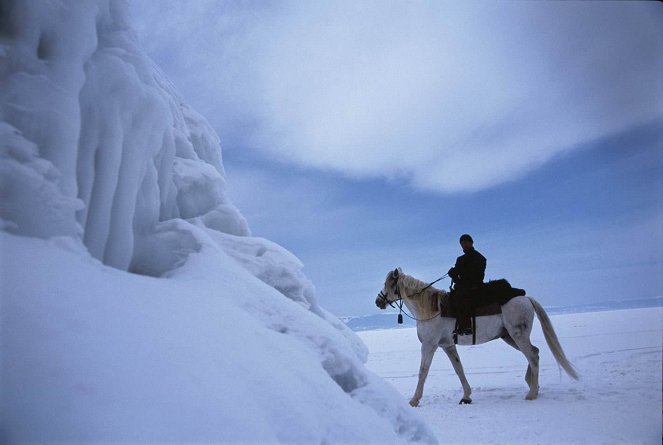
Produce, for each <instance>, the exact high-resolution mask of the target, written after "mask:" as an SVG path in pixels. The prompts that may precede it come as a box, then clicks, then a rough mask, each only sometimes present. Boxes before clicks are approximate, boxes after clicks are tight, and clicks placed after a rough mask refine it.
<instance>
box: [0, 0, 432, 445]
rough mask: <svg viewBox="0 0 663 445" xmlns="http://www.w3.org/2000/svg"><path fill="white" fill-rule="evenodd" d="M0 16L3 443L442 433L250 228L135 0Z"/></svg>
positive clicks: (367, 438) (18, 8)
mask: <svg viewBox="0 0 663 445" xmlns="http://www.w3.org/2000/svg"><path fill="white" fill-rule="evenodd" d="M0 13H2V16H1V17H0V227H1V228H2V232H0V246H1V253H2V254H1V255H0V259H1V264H0V266H1V269H0V270H1V272H2V274H1V275H0V278H1V292H2V293H1V296H2V300H1V306H0V309H1V312H0V316H1V320H0V321H1V323H2V325H1V329H2V332H1V333H2V338H1V350H0V351H1V356H0V358H1V371H2V373H1V379H2V380H1V383H2V385H1V389H2V392H1V394H0V442H9V443H20V442H26V441H51V442H53V441H67V442H70V441H71V442H91V441H94V442H98V441H140V442H142V441H177V442H183V441H189V442H191V441H196V442H202V441H213V442H232V443H236V442H242V443H378V442H380V443H385V442H386V443H394V442H410V441H420V442H424V443H432V442H435V439H434V436H433V434H432V433H431V432H430V430H429V429H428V427H427V426H425V424H424V423H423V421H422V420H420V418H419V417H418V416H417V414H416V412H414V411H413V410H411V409H409V407H408V406H407V405H406V403H405V401H404V399H403V398H402V397H401V396H400V394H398V393H397V392H396V391H395V390H394V389H393V388H392V387H391V386H390V385H387V384H386V383H384V382H383V380H381V379H380V378H378V377H376V376H375V375H374V374H373V373H371V372H370V371H368V370H367V369H366V368H365V367H364V362H365V361H366V356H367V351H366V348H365V346H364V345H363V343H362V342H361V341H360V340H359V339H358V337H357V336H356V335H355V334H353V333H352V332H351V331H349V330H348V329H347V328H346V327H345V326H344V325H343V324H342V323H341V322H340V321H338V320H337V319H335V317H333V316H331V315H330V314H328V313H327V312H326V311H325V310H324V309H322V308H320V307H319V306H318V304H317V302H316V299H315V290H314V288H313V285H312V284H311V283H310V282H309V280H308V279H307V278H306V277H305V276H304V275H303V273H302V271H301V269H302V265H301V263H300V262H299V260H298V259H297V258H295V257H294V256H293V255H292V254H290V253H289V252H287V251H286V250H285V249H283V248H282V247H280V246H278V245H276V244H274V243H272V242H270V241H268V240H264V239H259V238H254V237H251V236H250V231H249V229H248V225H247V223H246V221H245V220H244V218H243V217H242V216H241V214H240V213H239V211H238V210H237V209H236V208H235V207H234V206H233V205H232V203H230V202H229V201H228V199H227V197H226V193H225V187H226V183H225V173H224V168H223V162H222V159H221V150H220V146H219V139H218V137H217V135H216V134H215V132H214V131H213V129H211V128H210V126H209V124H208V123H207V122H206V120H205V119H204V118H203V117H201V116H200V115H198V114H197V113H196V112H194V111H193V110H191V109H190V108H189V107H187V106H186V105H185V104H184V102H183V100H182V98H180V97H179V95H178V94H177V93H176V91H175V89H174V88H173V86H172V85H170V84H169V82H168V81H167V80H166V79H165V78H164V76H163V74H162V73H160V72H159V70H158V69H157V68H156V67H155V66H154V65H153V64H152V62H151V61H150V60H149V59H148V58H147V57H146V56H145V55H144V54H143V53H142V51H141V50H140V48H139V47H138V46H137V44H136V40H135V39H134V37H133V33H132V31H131V26H130V22H129V20H128V18H127V16H126V4H125V3H124V2H122V1H113V0H97V1H86V2H77V1H59V0H58V1H55V0H53V1H47V0H38V1H30V0H16V1H8V2H4V3H3V4H2V5H1V6H0ZM131 272H133V273H131Z"/></svg>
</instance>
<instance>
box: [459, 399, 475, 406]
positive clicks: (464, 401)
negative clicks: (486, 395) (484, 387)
mask: <svg viewBox="0 0 663 445" xmlns="http://www.w3.org/2000/svg"><path fill="white" fill-rule="evenodd" d="M471 403H472V399H466V398H462V399H460V402H458V404H459V405H469V404H471Z"/></svg>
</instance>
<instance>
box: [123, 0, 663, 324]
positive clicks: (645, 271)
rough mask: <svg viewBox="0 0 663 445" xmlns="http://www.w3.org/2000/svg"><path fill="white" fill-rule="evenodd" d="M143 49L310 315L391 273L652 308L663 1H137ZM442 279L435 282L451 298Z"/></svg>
mask: <svg viewBox="0 0 663 445" xmlns="http://www.w3.org/2000/svg"><path fill="white" fill-rule="evenodd" d="M134 17H135V22H136V24H137V29H138V37H139V39H140V40H141V42H142V44H143V45H144V46H145V47H146V49H147V51H148V54H150V55H151V56H152V57H153V58H154V60H155V61H156V63H157V64H158V65H159V66H160V67H161V69H162V70H163V71H164V72H165V73H166V74H167V75H168V76H169V77H170V79H171V80H172V81H173V83H174V84H175V86H176V87H177V89H178V90H179V91H180V92H181V93H182V95H183V97H184V100H185V101H186V102H187V103H189V104H191V105H192V106H193V107H194V108H196V109H197V110H198V111H199V112H201V113H202V114H203V115H204V116H206V117H207V119H208V120H209V121H210V123H211V124H212V125H213V126H214V128H215V129H216V130H217V132H218V133H219V136H220V138H221V143H222V146H223V150H224V151H223V156H224V164H225V167H226V173H227V178H228V188H229V194H230V197H231V199H233V201H234V202H235V204H236V205H237V206H238V207H239V208H240V210H241V211H242V213H243V214H244V215H245V216H246V218H247V219H248V221H249V225H250V226H251V229H252V232H253V234H254V235H256V236H262V237H265V238H268V239H271V240H273V241H276V242H278V243H279V244H281V245H283V246H284V247H286V248H288V249H289V250H291V251H292V252H293V253H295V254H296V255H297V256H298V257H299V258H300V259H301V260H302V262H303V263H304V265H305V269H304V270H305V272H306V273H307V275H308V276H309V277H310V278H311V279H312V281H313V282H314V284H315V286H316V288H317V291H318V299H319V301H320V303H321V304H322V306H324V307H325V308H327V309H329V310H331V311H332V312H333V313H335V314H337V315H359V314H370V313H374V312H375V311H377V309H376V308H375V307H374V305H373V301H374V298H375V294H376V293H377V292H378V291H379V290H380V288H381V287H382V283H383V280H384V277H385V275H386V273H387V272H388V271H389V270H390V269H392V268H394V267H397V266H399V267H401V268H402V269H403V271H404V272H406V273H410V274H412V275H414V276H416V277H418V278H420V279H422V280H426V281H432V280H434V279H436V278H438V277H439V276H441V275H443V274H444V273H445V272H446V271H447V269H448V268H449V267H450V266H451V265H453V262H454V261H455V258H456V257H457V256H458V255H459V254H460V253H461V252H460V248H459V245H458V237H459V235H460V234H462V233H465V232H468V233H471V234H472V235H473V237H474V239H475V243H476V247H477V249H478V250H479V251H481V252H482V253H483V254H484V255H485V256H486V257H487V258H488V267H487V271H486V275H487V277H488V278H501V277H506V278H507V279H509V280H510V281H511V282H512V284H513V285H515V286H517V287H523V288H526V289H527V290H528V293H529V294H531V295H533V296H535V297H537V298H538V299H539V300H540V301H541V302H542V303H543V304H544V305H548V306H558V305H559V306H561V305H570V304H576V303H578V304H579V303H591V302H600V301H606V300H626V299H636V298H646V297H654V296H660V295H663V277H662V275H663V272H662V270H663V258H662V254H661V251H662V250H661V247H662V240H663V237H662V229H661V227H663V225H662V223H663V212H662V210H663V207H662V206H661V194H662V193H661V192H663V184H662V179H661V178H663V141H662V138H663V136H662V135H663V106H662V105H661V104H662V103H663V85H662V81H661V75H660V73H661V72H663V59H662V58H663V44H662V43H661V42H663V7H661V6H660V4H658V3H646V4H640V3H635V4H634V3H628V4H627V3H608V4H606V3H594V2H589V3H586V2H581V3H570V2H563V3H538V2H535V3H516V2H509V3H507V2H476V3H474V2H468V3H462V4H461V3H457V2H398V1H395V2H368V1H365V2H360V3H356V2H341V1H334V2H322V1H319V2H286V1H279V2H230V1H221V2H220V1H203V0H197V1H194V2H176V1H173V2H167V1H155V2H148V1H141V2H137V4H136V5H135V6H134ZM446 285H448V283H444V286H446Z"/></svg>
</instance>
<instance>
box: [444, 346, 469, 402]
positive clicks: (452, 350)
mask: <svg viewBox="0 0 663 445" xmlns="http://www.w3.org/2000/svg"><path fill="white" fill-rule="evenodd" d="M444 352H446V353H447V356H448V357H449V361H450V362H451V364H452V365H453V367H454V371H456V375H457V376H458V378H459V379H460V384H461V385H463V398H462V399H461V401H460V403H461V404H462V403H472V399H471V398H470V396H471V395H472V388H470V384H469V383H468V381H467V378H465V371H464V370H463V364H462V363H461V362H460V357H459V356H458V350H457V349H456V345H451V346H448V347H446V348H444Z"/></svg>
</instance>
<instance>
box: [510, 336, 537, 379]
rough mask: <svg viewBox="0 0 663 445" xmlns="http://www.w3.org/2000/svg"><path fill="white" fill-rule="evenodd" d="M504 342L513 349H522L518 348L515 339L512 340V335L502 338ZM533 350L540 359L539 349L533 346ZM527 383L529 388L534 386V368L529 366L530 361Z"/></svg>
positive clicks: (526, 377)
mask: <svg viewBox="0 0 663 445" xmlns="http://www.w3.org/2000/svg"><path fill="white" fill-rule="evenodd" d="M502 340H504V342H505V343H506V344H507V345H509V346H511V347H512V348H514V349H516V350H518V351H520V348H518V345H517V344H516V342H515V341H514V340H513V338H511V336H510V335H508V334H507V335H505V336H504V337H502ZM532 350H533V351H534V354H535V355H536V357H537V358H538V356H539V348H537V347H536V346H533V345H532ZM525 382H527V386H530V387H531V386H532V366H531V365H530V364H529V361H528V364H527V373H525Z"/></svg>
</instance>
